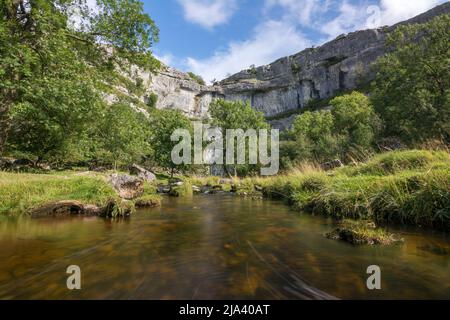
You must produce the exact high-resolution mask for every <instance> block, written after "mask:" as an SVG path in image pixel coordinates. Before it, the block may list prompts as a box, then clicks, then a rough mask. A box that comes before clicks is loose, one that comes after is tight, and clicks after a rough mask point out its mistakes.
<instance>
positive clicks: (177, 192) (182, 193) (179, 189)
mask: <svg viewBox="0 0 450 320" xmlns="http://www.w3.org/2000/svg"><path fill="white" fill-rule="evenodd" d="M169 195H170V196H172V197H192V196H193V195H194V192H193V190H192V185H191V184H190V183H189V182H187V181H185V182H183V184H182V185H181V186H176V187H172V189H171V190H170V192H169Z"/></svg>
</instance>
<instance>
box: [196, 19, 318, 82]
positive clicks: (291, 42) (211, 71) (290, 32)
mask: <svg viewBox="0 0 450 320" xmlns="http://www.w3.org/2000/svg"><path fill="white" fill-rule="evenodd" d="M309 45H310V42H309V41H308V40H306V38H305V37H304V36H303V35H302V34H301V33H299V32H298V31H297V30H296V28H295V27H294V26H292V25H291V24H289V23H287V22H285V21H273V20H268V21H266V22H264V23H263V24H261V25H259V26H258V27H257V28H256V29H255V30H254V34H253V36H252V38H251V39H249V40H246V41H242V42H231V43H229V44H228V47H227V49H226V50H224V51H217V52H215V53H214V55H213V56H212V57H210V58H207V59H204V60H197V59H194V58H188V59H187V66H188V67H189V69H190V70H192V71H193V72H195V73H197V74H200V75H201V76H202V77H203V78H204V79H205V80H207V81H210V80H212V79H218V80H220V79H223V78H225V77H226V76H227V74H228V73H230V74H233V73H236V72H239V71H241V70H243V69H246V68H248V67H249V66H250V65H252V64H255V65H265V64H268V63H270V62H273V61H274V60H276V59H278V58H281V57H283V56H287V55H290V54H293V53H295V52H298V51H300V50H302V49H304V48H306V47H307V46H309Z"/></svg>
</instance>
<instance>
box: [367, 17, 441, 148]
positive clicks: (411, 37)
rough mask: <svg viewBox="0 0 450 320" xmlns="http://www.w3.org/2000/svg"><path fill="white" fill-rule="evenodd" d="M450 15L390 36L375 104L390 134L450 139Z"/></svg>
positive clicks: (415, 138) (379, 72) (376, 84)
mask: <svg viewBox="0 0 450 320" xmlns="http://www.w3.org/2000/svg"><path fill="white" fill-rule="evenodd" d="M449 43H450V15H448V14H446V15H442V16H439V17H436V18H434V19H433V20H431V21H430V22H428V23H425V24H414V25H405V26H401V27H399V28H397V30H396V31H395V32H393V33H392V34H391V35H389V37H388V45H389V46H390V47H391V48H392V49H393V51H392V52H391V53H388V54H386V55H385V56H384V57H382V58H380V59H379V60H378V62H377V64H376V70H377V77H376V81H374V84H373V103H374V106H375V110H376V111H377V112H378V113H379V114H380V116H381V117H382V119H383V120H384V122H385V123H386V128H385V132H384V134H385V135H386V136H391V137H392V136H396V137H399V138H401V139H403V140H404V141H405V142H410V143H416V142H420V141H422V140H425V139H436V138H437V139H443V140H444V141H446V142H447V143H448V142H450V53H449V50H450V46H449Z"/></svg>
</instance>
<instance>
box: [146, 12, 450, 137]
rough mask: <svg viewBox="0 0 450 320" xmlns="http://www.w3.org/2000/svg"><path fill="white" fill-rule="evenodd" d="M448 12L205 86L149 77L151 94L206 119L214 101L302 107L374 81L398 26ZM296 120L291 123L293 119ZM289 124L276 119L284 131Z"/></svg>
mask: <svg viewBox="0 0 450 320" xmlns="http://www.w3.org/2000/svg"><path fill="white" fill-rule="evenodd" d="M449 12H450V3H445V4H443V5H440V6H438V7H436V8H434V9H432V10H430V11H428V12H426V13H424V14H421V15H419V16H417V17H415V18H413V19H411V20H408V21H405V22H402V23H400V24H397V25H395V26H391V27H383V28H378V29H373V30H363V31H357V32H353V33H350V34H347V35H341V36H339V37H337V38H336V39H334V40H333V41H330V42H328V43H326V44H324V45H322V46H320V47H318V48H309V49H306V50H303V51H301V52H299V53H297V54H295V55H292V56H289V57H285V58H281V59H279V60H277V61H275V62H273V63H271V64H269V65H266V66H260V67H257V68H254V69H253V68H252V69H249V70H244V71H241V72H239V73H237V74H235V75H233V76H231V77H229V78H227V79H225V80H223V81H221V82H220V83H218V84H216V85H214V86H202V85H199V84H198V83H197V82H195V81H194V80H193V79H191V78H190V77H189V75H187V74H185V73H182V72H179V71H177V70H175V69H173V68H169V67H164V68H162V70H161V71H160V72H159V73H158V74H156V75H149V74H147V75H145V76H144V77H143V78H145V79H146V81H147V88H148V90H147V95H149V94H151V93H155V94H157V95H158V102H157V108H171V109H180V110H182V111H183V112H184V113H186V114H187V115H189V116H191V117H204V116H206V115H207V113H208V106H209V103H210V102H211V101H212V100H213V99H215V98H225V99H227V100H244V101H250V103H251V105H252V106H253V107H254V108H255V109H256V110H259V111H262V112H264V114H265V115H266V116H268V117H273V116H276V115H278V114H283V113H285V112H289V111H292V110H295V109H301V108H303V107H304V106H305V105H306V104H307V103H308V101H310V100H312V99H327V98H330V97H333V96H335V95H336V94H338V93H339V92H342V91H347V90H353V89H355V88H358V87H359V86H360V85H362V84H364V83H365V82H368V81H370V80H371V79H373V76H374V75H373V71H372V70H371V65H372V63H373V62H374V61H375V60H376V59H377V58H378V57H380V56H381V55H383V54H384V53H386V51H387V49H386V46H385V41H386V36H387V34H388V33H389V32H392V30H394V29H395V28H396V27H397V26H398V25H401V24H410V23H423V22H426V21H428V20H430V19H431V18H433V17H435V16H437V15H440V14H444V13H449ZM291 120H292V119H291ZM290 122H292V121H287V122H281V121H279V120H277V121H275V125H276V126H279V127H280V128H281V129H284V128H286V127H288V126H289V125H290Z"/></svg>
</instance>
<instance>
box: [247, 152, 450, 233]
mask: <svg viewBox="0 0 450 320" xmlns="http://www.w3.org/2000/svg"><path fill="white" fill-rule="evenodd" d="M240 188H242V189H243V190H244V192H247V193H248V192H250V193H251V192H258V190H261V192H262V193H263V195H264V196H265V197H268V198H276V199H284V200H287V201H288V202H289V204H291V205H293V206H294V207H295V208H297V209H298V210H301V211H307V212H310V213H312V214H323V215H326V216H331V217H334V218H337V219H344V218H345V219H346V218H350V219H364V220H371V221H374V222H376V223H377V224H378V223H380V224H408V225H415V226H424V227H432V228H436V229H443V230H447V231H448V230H450V155H449V153H447V152H444V151H438V152H433V151H423V150H408V151H396V152H389V153H385V154H380V155H377V156H375V157H374V158H373V159H372V160H370V161H369V162H367V163H365V164H360V165H353V166H346V167H342V168H338V169H335V170H334V171H331V172H324V171H322V170H320V169H318V168H314V167H307V168H303V169H302V168H300V169H298V170H295V171H293V172H291V173H289V174H286V175H282V176H277V177H272V178H265V179H261V178H255V179H246V180H244V181H242V183H241V187H240Z"/></svg>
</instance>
